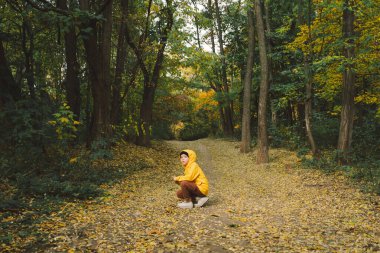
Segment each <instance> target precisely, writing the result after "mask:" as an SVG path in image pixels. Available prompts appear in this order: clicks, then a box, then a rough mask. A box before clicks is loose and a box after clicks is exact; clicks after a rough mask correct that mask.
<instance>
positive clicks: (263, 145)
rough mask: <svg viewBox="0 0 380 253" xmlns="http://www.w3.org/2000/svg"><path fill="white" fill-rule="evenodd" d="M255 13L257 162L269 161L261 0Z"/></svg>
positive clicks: (266, 78)
mask: <svg viewBox="0 0 380 253" xmlns="http://www.w3.org/2000/svg"><path fill="white" fill-rule="evenodd" d="M255 14H256V27H257V35H258V36H257V37H258V42H259V51H260V65H261V74H260V97H259V108H258V136H257V147H258V150H257V158H256V163H257V164H261V163H268V162H269V148H268V133H267V102H268V89H269V80H268V59H267V51H266V40H265V32H264V31H265V29H264V22H263V16H262V11H261V4H260V0H255Z"/></svg>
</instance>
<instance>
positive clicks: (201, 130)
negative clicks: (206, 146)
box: [179, 123, 209, 141]
mask: <svg viewBox="0 0 380 253" xmlns="http://www.w3.org/2000/svg"><path fill="white" fill-rule="evenodd" d="M208 132H209V130H208V129H207V127H206V126H204V125H201V124H196V123H185V127H184V128H183V129H182V130H181V132H180V133H179V139H180V140H183V141H192V140H197V139H201V138H206V137H207V136H208Z"/></svg>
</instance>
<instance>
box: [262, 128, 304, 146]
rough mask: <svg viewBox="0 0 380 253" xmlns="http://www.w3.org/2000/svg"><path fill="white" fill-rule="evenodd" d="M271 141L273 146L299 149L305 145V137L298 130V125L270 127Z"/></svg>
mask: <svg viewBox="0 0 380 253" xmlns="http://www.w3.org/2000/svg"><path fill="white" fill-rule="evenodd" d="M269 143H270V146H272V147H286V148H288V149H292V150H295V149H298V148H301V147H303V146H304V145H305V142H304V140H303V138H302V137H301V136H300V135H299V133H298V132H297V127H296V126H280V125H279V126H274V125H272V126H271V127H270V128H269Z"/></svg>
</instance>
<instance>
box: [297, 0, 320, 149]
mask: <svg viewBox="0 0 380 253" xmlns="http://www.w3.org/2000/svg"><path fill="white" fill-rule="evenodd" d="M300 2H301V1H300ZM299 8H300V7H299ZM307 26H308V30H309V34H308V45H309V48H308V52H307V55H306V56H304V69H305V77H306V100H305V127H306V136H307V139H308V141H309V144H310V148H311V152H312V153H313V156H314V157H316V156H317V153H318V150H317V145H316V144H315V141H314V136H313V131H312V123H311V119H312V102H313V74H312V71H311V68H310V65H311V62H312V60H313V52H312V49H311V46H310V45H311V0H308V17H307Z"/></svg>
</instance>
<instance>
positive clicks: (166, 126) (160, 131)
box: [152, 121, 174, 140]
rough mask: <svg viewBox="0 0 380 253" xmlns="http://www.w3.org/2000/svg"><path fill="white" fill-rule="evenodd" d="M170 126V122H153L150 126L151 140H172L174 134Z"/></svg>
mask: <svg viewBox="0 0 380 253" xmlns="http://www.w3.org/2000/svg"><path fill="white" fill-rule="evenodd" d="M170 125H171V124H170V122H166V121H160V122H155V123H154V124H153V126H152V129H153V131H152V138H154V139H161V140H172V139H174V133H173V132H172V130H171V128H170Z"/></svg>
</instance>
